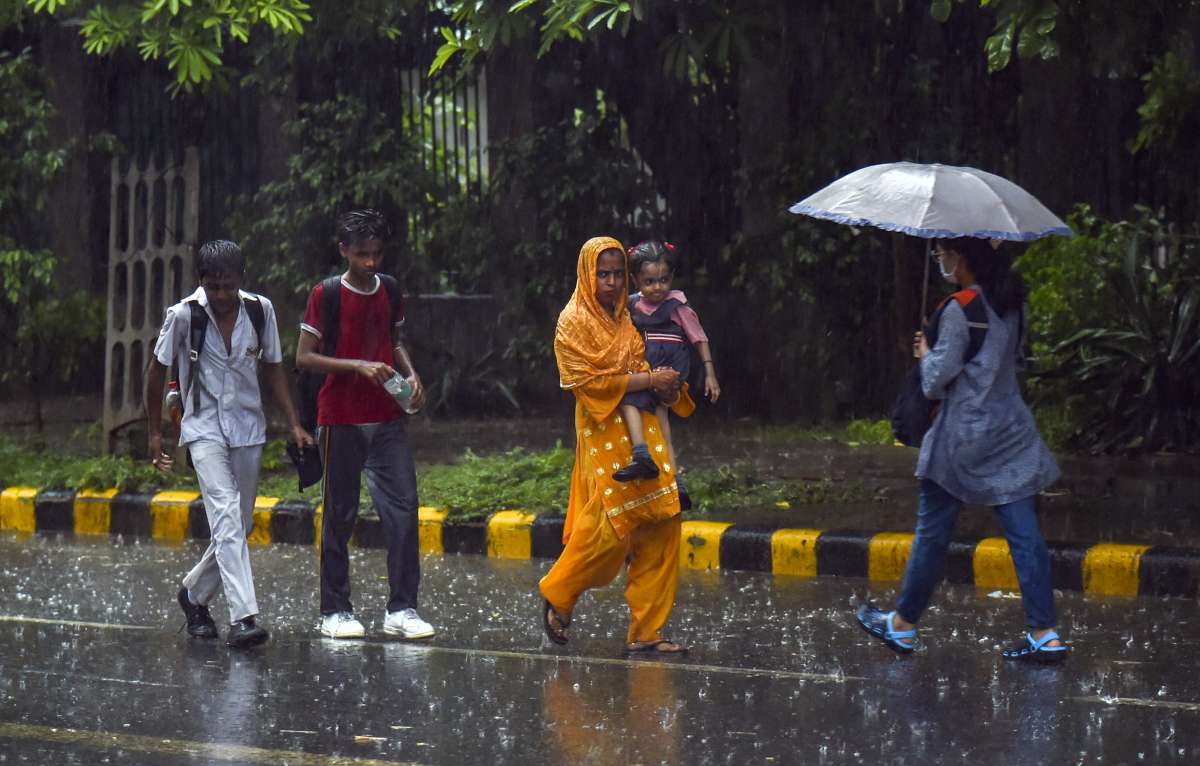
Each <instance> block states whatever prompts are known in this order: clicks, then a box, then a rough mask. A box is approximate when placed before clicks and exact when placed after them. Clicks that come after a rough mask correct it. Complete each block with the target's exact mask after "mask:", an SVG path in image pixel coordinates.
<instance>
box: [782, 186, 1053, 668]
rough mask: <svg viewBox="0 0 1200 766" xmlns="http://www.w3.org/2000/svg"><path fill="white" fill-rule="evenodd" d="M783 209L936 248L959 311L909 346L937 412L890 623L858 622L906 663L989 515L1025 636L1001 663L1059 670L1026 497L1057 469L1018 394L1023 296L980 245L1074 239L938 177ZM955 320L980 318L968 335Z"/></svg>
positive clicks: (1040, 552) (986, 194) (1038, 536)
mask: <svg viewBox="0 0 1200 766" xmlns="http://www.w3.org/2000/svg"><path fill="white" fill-rule="evenodd" d="M790 210H791V212H793V213H797V214H799V215H808V216H813V217H814V218H821V219H824V220H828V221H836V222H838V223H844V224H850V225H853V226H875V227H878V228H880V229H884V230H886V231H894V232H900V233H903V234H908V235H910V236H914V237H921V238H923V239H925V240H927V241H929V242H933V243H935V246H936V249H935V250H934V251H933V255H934V257H935V258H936V259H937V263H938V268H939V269H940V270H941V272H942V277H943V278H945V279H946V280H947V281H949V282H953V283H955V284H957V285H958V286H959V287H960V288H962V290H961V291H960V292H959V293H957V294H956V297H957V298H959V300H949V301H947V302H946V303H945V305H944V307H943V308H942V309H941V310H939V311H938V313H937V314H936V315H935V316H934V318H933V320H932V322H930V325H929V332H930V338H929V340H928V341H927V340H926V338H925V336H924V335H923V334H921V333H917V336H916V338H915V340H914V343H913V351H914V355H915V356H917V357H918V358H919V359H920V377H921V388H922V391H923V392H924V394H925V397H926V398H928V399H931V400H935V401H938V402H939V403H940V407H939V409H938V412H937V414H936V415H935V417H934V419H933V423H932V425H931V426H930V428H929V430H928V431H927V432H926V433H925V436H924V438H923V440H922V442H921V454H920V458H919V459H918V462H917V471H916V474H917V477H918V478H919V479H920V480H921V494H920V506H919V510H918V514H917V532H916V536H915V538H914V539H913V544H912V550H911V553H910V555H909V559H908V567H907V569H906V571H905V574H904V585H903V587H902V588H901V592H900V598H899V599H898V600H897V602H896V609H895V610H894V611H891V612H884V611H882V610H880V609H877V608H876V607H875V606H874V605H872V604H870V603H868V604H865V605H863V606H862V607H861V608H860V609H859V610H858V621H859V623H860V624H861V625H862V627H863V629H865V630H866V631H867V632H868V633H870V634H871V635H873V636H876V637H877V638H879V639H880V640H881V641H883V642H884V643H885V644H886V645H887V646H888V647H890V648H891V649H893V650H894V651H896V652H899V653H901V654H906V653H908V652H911V651H913V649H914V648H915V646H916V638H917V621H918V620H919V619H920V618H921V614H922V613H923V612H924V611H925V607H926V606H927V605H928V604H929V599H930V598H931V597H932V595H933V590H934V588H935V587H936V585H937V582H938V580H939V579H940V578H941V574H942V564H943V563H944V561H945V558H946V549H947V548H948V547H949V545H950V536H951V534H952V533H953V531H954V522H955V520H956V519H957V517H958V512H959V510H960V509H961V507H962V504H963V503H973V504H977V505H990V506H992V507H994V508H995V509H996V513H997V515H999V517H1000V520H1001V522H1002V524H1003V525H1004V534H1005V537H1007V538H1008V546H1009V550H1010V552H1011V554H1012V558H1013V563H1014V564H1015V565H1016V570H1017V580H1018V581H1019V582H1020V584H1021V597H1022V600H1023V602H1024V605H1025V617H1026V621H1027V623H1028V625H1029V631H1028V632H1027V633H1026V635H1025V638H1024V640H1023V641H1022V642H1021V643H1020V645H1018V646H1016V647H1014V648H1012V649H1006V650H1005V651H1004V652H1003V654H1004V656H1005V657H1007V658H1010V659H1019V660H1034V661H1039V662H1057V661H1059V660H1062V659H1064V658H1065V657H1066V656H1067V646H1066V644H1064V643H1063V641H1062V640H1061V639H1060V638H1059V636H1058V633H1057V632H1055V630H1054V627H1055V624H1056V623H1057V621H1058V618H1057V615H1056V614H1055V611H1054V591H1053V590H1052V588H1051V581H1050V556H1049V553H1048V551H1047V550H1046V543H1045V541H1044V540H1043V539H1042V533H1041V530H1039V529H1038V523H1037V517H1036V516H1035V515H1034V497H1035V496H1036V495H1037V494H1038V493H1039V492H1041V491H1042V490H1043V489H1045V488H1046V487H1048V486H1050V485H1051V484H1053V483H1054V482H1055V481H1056V480H1057V479H1058V466H1057V465H1055V463H1054V457H1053V456H1052V455H1051V454H1050V451H1049V450H1048V449H1047V448H1046V445H1045V444H1044V443H1043V442H1042V439H1041V437H1039V436H1038V433H1037V427H1036V426H1035V425H1034V422H1033V416H1032V415H1031V414H1030V412H1029V408H1028V407H1027V406H1025V402H1024V401H1022V399H1021V392H1020V389H1019V387H1018V385H1017V366H1018V358H1019V354H1020V348H1021V342H1022V340H1023V339H1022V337H1021V336H1022V334H1023V329H1024V322H1023V317H1024V314H1023V311H1022V306H1023V304H1024V301H1025V284H1024V282H1022V280H1021V277H1020V276H1019V275H1017V274H1016V273H1015V272H1013V270H1012V259H1011V257H1010V256H1008V254H1007V253H1004V252H999V251H995V250H993V248H992V247H991V245H990V244H989V242H988V240H992V239H999V240H1009V241H1016V242H1030V241H1032V240H1035V239H1039V238H1041V237H1048V236H1066V237H1069V236H1071V229H1070V228H1068V227H1067V225H1066V224H1064V223H1063V222H1062V221H1061V220H1060V219H1059V218H1058V217H1057V216H1055V215H1054V214H1053V213H1051V212H1050V211H1049V210H1047V209H1046V207H1045V206H1044V205H1042V203H1040V202H1038V200H1037V199H1036V198H1034V197H1033V195H1031V194H1030V193H1029V192H1027V191H1025V190H1024V189H1022V188H1021V187H1019V186H1017V185H1016V184H1014V183H1013V182H1012V181H1009V180H1008V179H1005V178H1001V177H1000V176H997V175H994V174H992V173H988V172H985V171H982V170H979V169H977V168H970V167H955V166H952V165H941V164H933V165H918V164H914V163H911V162H895V163H889V164H885V165H872V166H870V167H866V168H861V169H859V170H856V171H854V172H853V173H850V174H849V175H847V176H844V177H842V178H840V179H838V180H837V181H834V182H833V183H832V184H830V185H829V186H826V187H825V188H824V189H821V190H820V191H818V192H817V193H816V194H813V195H811V196H809V197H807V198H806V199H804V200H801V201H800V202H798V203H796V204H795V205H793V206H792V207H791V208H790ZM928 267H929V262H928V261H926V269H928ZM925 284H926V285H927V284H928V279H926V280H925ZM976 301H978V303H979V304H982V308H983V309H984V311H983V315H982V316H980V312H979V311H978V308H979V305H978V304H976ZM964 307H965V308H966V309H967V310H969V311H970V312H971V313H972V315H974V316H976V317H977V319H976V320H972V321H971V322H968V320H967V313H966V311H964ZM924 310H925V299H924V296H922V299H921V311H922V313H923V312H924ZM972 325H974V326H972ZM984 326H986V330H984ZM981 330H982V331H983V338H982V342H980V341H979V340H978V337H979V334H980V331H981ZM973 334H974V336H975V340H973V339H972V335H973ZM968 348H970V352H969V353H968Z"/></svg>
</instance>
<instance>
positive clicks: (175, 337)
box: [154, 288, 283, 447]
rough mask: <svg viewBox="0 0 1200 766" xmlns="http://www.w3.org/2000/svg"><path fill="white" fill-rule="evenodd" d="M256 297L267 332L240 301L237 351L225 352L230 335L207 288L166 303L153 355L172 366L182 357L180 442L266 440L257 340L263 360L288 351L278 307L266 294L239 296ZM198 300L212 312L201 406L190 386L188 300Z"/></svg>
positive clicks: (200, 378)
mask: <svg viewBox="0 0 1200 766" xmlns="http://www.w3.org/2000/svg"><path fill="white" fill-rule="evenodd" d="M247 296H253V297H257V298H258V300H259V302H261V303H262V307H263V319H264V321H263V330H262V338H257V337H256V336H255V333H254V325H253V324H252V323H251V322H250V316H249V315H248V314H247V313H246V307H245V306H244V305H242V302H241V300H239V301H238V317H237V321H236V322H235V323H234V325H233V336H232V339H231V341H232V342H231V344H230V346H231V348H232V352H231V353H229V354H226V353H225V339H224V338H222V337H221V331H220V330H219V329H217V319H216V317H215V316H213V313H212V309H210V308H209V307H208V296H207V295H206V294H205V292H204V289H203V288H196V292H194V293H192V294H191V295H189V296H188V297H187V298H185V299H184V300H182V301H180V302H179V303H176V304H175V305H174V306H171V307H170V308H169V309H167V312H166V315H165V316H164V317H163V325H162V329H160V330H159V331H158V342H157V343H156V344H155V345H154V357H155V358H156V359H158V361H159V362H160V363H162V364H164V365H166V366H167V367H170V366H171V363H172V362H178V363H179V388H180V393H181V394H182V395H183V405H184V408H183V413H184V414H183V422H182V424H181V425H180V429H179V431H180V433H179V444H180V445H185V444H190V443H191V442H194V441H199V440H201V439H207V440H211V441H218V442H224V443H225V444H227V445H228V446H230V447H250V446H253V445H256V444H264V443H265V442H266V441H267V418H266V416H265V415H264V414H263V407H262V395H261V393H260V391H259V387H258V346H259V343H261V344H262V360H263V361H264V362H270V363H278V362H280V361H282V359H283V355H282V353H281V351H280V347H279V327H278V325H277V324H276V322H275V307H274V306H272V305H271V301H269V300H268V299H267V298H266V297H265V296H262V295H254V294H253V293H247V292H244V291H239V296H238V297H239V298H244V297H247ZM191 300H196V301H199V303H200V305H201V306H203V307H204V310H205V312H207V314H208V322H209V326H208V330H207V331H206V332H205V335H204V349H203V350H202V351H201V352H200V358H199V364H200V368H199V370H198V371H197V373H196V386H197V387H198V389H199V392H200V409H199V410H198V411H197V412H193V411H192V410H193V404H194V402H193V398H192V392H191V391H188V390H187V386H188V375H189V373H190V368H191V360H190V359H189V357H188V350H189V349H188V344H189V337H188V336H189V334H190V329H191V323H192V312H191V309H190V308H188V306H187V302H188V301H191Z"/></svg>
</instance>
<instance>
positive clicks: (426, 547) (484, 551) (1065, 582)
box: [0, 487, 1200, 598]
mask: <svg viewBox="0 0 1200 766" xmlns="http://www.w3.org/2000/svg"><path fill="white" fill-rule="evenodd" d="M320 513H321V509H320V507H319V506H317V507H314V506H312V505H311V504H309V503H306V502H303V501H288V502H280V501H279V500H278V498H273V497H260V498H257V502H256V504H255V512H254V528H253V530H252V531H251V533H250V536H249V540H250V543H251V544H252V545H267V544H270V543H291V544H298V545H314V544H319V543H320ZM0 530H3V531H12V532H18V533H27V534H28V533H34V532H51V533H58V534H68V535H126V536H138V537H150V538H154V539H159V540H164V541H182V540H185V539H199V540H204V539H208V537H209V529H208V523H207V521H206V518H205V514H204V505H203V502H202V501H201V499H200V498H199V496H198V495H197V494H196V493H195V492H176V491H170V492H158V493H154V494H150V493H122V492H117V491H116V490H86V491H82V492H78V493H76V492H71V491H66V490H39V489H37V488H35V487H8V488H7V489H4V490H3V492H0ZM419 530H420V542H421V552H422V553H424V554H426V555H444V554H451V553H458V554H462V553H469V554H477V555H484V556H491V557H495V558H516V559H529V558H555V557H557V556H558V555H559V553H560V552H561V551H562V531H563V519H562V518H561V517H558V516H546V515H538V514H533V513H528V512H525V511H522V510H519V509H513V510H504V511H498V512H496V513H493V514H491V515H490V516H489V517H488V518H486V519H480V520H476V521H468V522H457V521H453V520H451V519H449V516H448V514H447V512H446V511H445V510H442V509H437V508H427V507H425V508H421V509H420V513H419ZM352 544H354V545H357V546H360V547H363V548H382V547H383V546H384V541H383V530H382V527H381V526H380V523H379V519H378V518H377V517H375V516H373V515H369V514H364V515H362V516H360V518H359V520H358V523H357V525H356V527H355V531H354V537H353V539H352ZM911 546H912V534H910V533H908V532H891V531H883V532H862V531H855V530H837V529H831V530H819V529H789V528H777V527H771V526H766V525H748V524H746V525H742V524H735V523H729V522H718V521H684V523H683V527H682V531H681V540H680V547H679V565H680V567H682V568H688V569H699V570H715V569H733V570H744V571H753V572H769V573H771V574H774V575H780V576H798V577H818V576H835V577H836V576H841V577H865V578H869V579H871V580H873V581H876V582H895V581H898V580H899V579H900V578H901V577H902V576H903V573H904V566H905V563H906V562H907V561H908V555H909V550H910V549H911ZM1049 547H1050V562H1051V577H1052V580H1053V583H1054V587H1055V588H1058V589H1060V590H1072V591H1082V592H1085V593H1095V594H1105V595H1122V596H1180V597H1187V598H1195V597H1196V596H1197V595H1198V594H1200V550H1197V549H1191V548H1176V547H1168V546H1147V545H1136V544H1116V543H1097V544H1080V543H1069V542H1050V543H1049ZM946 579H947V580H949V581H950V582H953V583H959V584H968V585H969V584H974V585H976V586H977V587H980V588H988V589H1005V590H1015V589H1016V588H1017V580H1016V573H1015V571H1014V569H1013V564H1012V558H1011V556H1010V555H1009V552H1008V544H1007V542H1006V541H1005V540H1004V539H1003V538H984V539H982V540H955V541H954V542H953V543H952V544H951V546H950V553H949V557H948V560H947V564H946Z"/></svg>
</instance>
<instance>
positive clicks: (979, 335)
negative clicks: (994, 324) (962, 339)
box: [925, 288, 988, 364]
mask: <svg viewBox="0 0 1200 766" xmlns="http://www.w3.org/2000/svg"><path fill="white" fill-rule="evenodd" d="M950 301H954V302H956V303H957V304H958V305H959V308H961V309H962V311H963V314H965V315H966V317H967V329H968V331H969V332H970V341H968V343H967V350H966V353H965V354H963V364H966V363H967V362H969V361H971V359H972V358H974V356H975V355H976V354H978V353H979V349H981V348H983V341H984V338H986V337H987V329H988V314H987V307H986V303H987V301H986V300H985V299H984V298H983V296H981V295H980V294H979V291H978V290H973V289H970V288H968V289H966V290H959V291H958V292H956V293H954V294H953V295H948V296H946V297H945V298H944V299H943V300H942V302H941V303H939V304H938V307H937V309H936V310H935V311H934V312H933V316H931V317H930V318H929V327H928V328H927V329H926V331H925V339H926V341H927V342H928V343H929V347H930V348H933V347H934V346H935V345H937V336H938V325H939V324H940V323H941V320H942V312H943V311H945V309H946V306H948V305H949V304H950Z"/></svg>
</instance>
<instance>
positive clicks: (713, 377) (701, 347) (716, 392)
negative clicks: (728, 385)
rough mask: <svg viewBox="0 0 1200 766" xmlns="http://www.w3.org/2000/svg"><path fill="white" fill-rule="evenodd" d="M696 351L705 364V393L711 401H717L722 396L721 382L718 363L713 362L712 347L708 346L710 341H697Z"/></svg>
mask: <svg viewBox="0 0 1200 766" xmlns="http://www.w3.org/2000/svg"><path fill="white" fill-rule="evenodd" d="M696 351H697V352H699V354H700V361H701V362H702V363H703V364H704V395H705V396H707V397H708V400H709V401H710V402H713V403H716V401H717V399H720V398H721V384H720V383H718V382H717V365H716V363H714V362H713V358H712V349H710V348H709V347H708V341H706V340H702V341H699V342H697V343H696Z"/></svg>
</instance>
